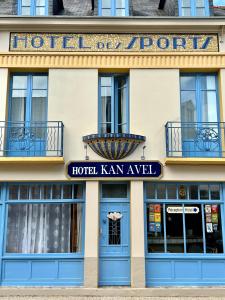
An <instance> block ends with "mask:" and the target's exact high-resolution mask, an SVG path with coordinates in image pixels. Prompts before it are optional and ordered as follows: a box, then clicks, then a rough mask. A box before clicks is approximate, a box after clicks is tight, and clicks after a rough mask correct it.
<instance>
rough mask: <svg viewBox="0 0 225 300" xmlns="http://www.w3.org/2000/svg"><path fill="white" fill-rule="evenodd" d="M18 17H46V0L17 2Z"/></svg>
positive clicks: (19, 0)
mask: <svg viewBox="0 0 225 300" xmlns="http://www.w3.org/2000/svg"><path fill="white" fill-rule="evenodd" d="M18 15H22V16H46V15H48V0H18Z"/></svg>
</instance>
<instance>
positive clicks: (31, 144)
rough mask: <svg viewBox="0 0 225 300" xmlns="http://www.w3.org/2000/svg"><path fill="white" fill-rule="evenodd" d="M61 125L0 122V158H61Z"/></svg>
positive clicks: (56, 123)
mask: <svg viewBox="0 0 225 300" xmlns="http://www.w3.org/2000/svg"><path fill="white" fill-rule="evenodd" d="M63 127H64V126H63V123H62V122H61V121H52V122H0V156H11V157H14V156H15V157H18V156H22V157H27V156H42V157H44V156H49V157H61V156H63Z"/></svg>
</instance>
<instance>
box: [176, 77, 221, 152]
mask: <svg viewBox="0 0 225 300" xmlns="http://www.w3.org/2000/svg"><path fill="white" fill-rule="evenodd" d="M182 76H185V77H194V78H195V88H194V89H182V86H181V85H180V86H181V89H180V90H181V93H182V92H190V93H191V92H193V93H195V105H196V107H195V114H196V120H193V121H191V122H190V121H189V120H188V121H187V120H185V119H184V116H183V115H182V98H181V122H182V123H181V134H182V152H183V156H184V157H221V156H222V153H221V150H222V149H221V128H220V105H219V95H218V78H217V73H182V74H181V78H182ZM206 76H214V77H215V89H204V88H203V86H202V83H201V80H202V78H204V77H206ZM206 91H207V92H215V93H216V111H217V116H216V117H217V119H216V120H213V121H211V122H207V121H205V120H204V119H203V114H204V111H203V109H204V107H203V106H204V104H203V103H204V102H203V101H204V99H203V92H206ZM189 134H190V135H193V137H192V138H191V137H187V135H189Z"/></svg>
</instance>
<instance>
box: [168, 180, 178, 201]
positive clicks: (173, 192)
mask: <svg viewBox="0 0 225 300" xmlns="http://www.w3.org/2000/svg"><path fill="white" fill-rule="evenodd" d="M167 197H168V199H177V186H176V184H168V185H167Z"/></svg>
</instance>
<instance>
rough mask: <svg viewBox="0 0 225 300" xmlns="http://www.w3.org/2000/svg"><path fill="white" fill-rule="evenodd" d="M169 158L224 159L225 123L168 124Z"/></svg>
mask: <svg viewBox="0 0 225 300" xmlns="http://www.w3.org/2000/svg"><path fill="white" fill-rule="evenodd" d="M165 127H166V154H167V157H224V156H225V148H224V146H225V123H214V122H195V123H179V122H167V124H166V125H165Z"/></svg>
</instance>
